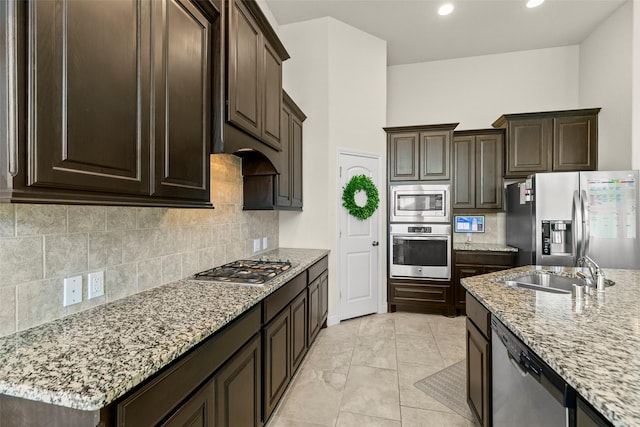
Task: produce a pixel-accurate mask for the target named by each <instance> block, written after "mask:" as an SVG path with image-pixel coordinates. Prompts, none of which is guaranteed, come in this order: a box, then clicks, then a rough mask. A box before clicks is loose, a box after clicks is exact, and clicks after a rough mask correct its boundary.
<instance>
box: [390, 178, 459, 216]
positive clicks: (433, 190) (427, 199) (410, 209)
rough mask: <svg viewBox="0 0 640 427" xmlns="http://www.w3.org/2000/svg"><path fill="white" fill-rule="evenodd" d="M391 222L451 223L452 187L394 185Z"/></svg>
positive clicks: (392, 188)
mask: <svg viewBox="0 0 640 427" xmlns="http://www.w3.org/2000/svg"><path fill="white" fill-rule="evenodd" d="M389 193H390V194H389V198H390V203H389V221H390V222H413V223H420V222H450V221H451V187H450V186H449V185H446V184H419V185H414V184H412V185H392V186H391V187H390V191H389Z"/></svg>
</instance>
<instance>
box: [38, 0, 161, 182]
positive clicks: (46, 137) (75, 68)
mask: <svg viewBox="0 0 640 427" xmlns="http://www.w3.org/2000/svg"><path fill="white" fill-rule="evenodd" d="M29 9H30V14H29V20H30V23H29V25H30V27H31V28H32V31H31V44H32V46H33V49H32V51H31V54H30V56H29V69H31V70H32V73H31V74H30V76H29V77H30V78H29V87H30V89H29V93H30V97H29V100H28V111H29V118H28V120H29V130H28V144H29V147H28V152H29V156H30V158H31V160H30V164H29V165H28V177H27V184H28V185H34V186H45V187H54V188H74V189H82V190H93V191H105V192H117V193H123V194H145V193H148V191H149V185H150V184H149V172H148V171H149V166H148V162H146V161H144V159H148V155H149V114H148V109H147V108H145V107H144V106H145V105H148V103H149V83H150V80H151V79H150V63H149V61H150V59H149V43H150V41H149V24H148V22H149V3H148V2H138V1H119V2H77V1H76V2H72V1H65V0H60V1H45V2H33V3H30V8H29ZM139 23H140V25H138V24H139ZM96 46H100V51H99V53H98V52H96Z"/></svg>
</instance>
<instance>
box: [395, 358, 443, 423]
mask: <svg viewBox="0 0 640 427" xmlns="http://www.w3.org/2000/svg"><path fill="white" fill-rule="evenodd" d="M441 369H442V368H440V367H437V366H429V365H419V364H414V363H404V362H400V363H398V383H399V385H400V405H401V406H409V407H412V408H419V409H429V410H432V411H440V412H452V413H453V411H452V410H451V409H449V408H448V407H447V406H445V405H443V404H442V403H440V402H438V401H437V400H436V399H434V398H432V397H431V396H429V395H428V394H426V393H425V392H423V391H422V390H420V389H419V388H417V387H416V386H415V385H414V384H415V383H416V382H417V381H420V380H421V379H423V378H426V377H428V376H429V375H432V374H435V373H436V372H438V371H440V370H441Z"/></svg>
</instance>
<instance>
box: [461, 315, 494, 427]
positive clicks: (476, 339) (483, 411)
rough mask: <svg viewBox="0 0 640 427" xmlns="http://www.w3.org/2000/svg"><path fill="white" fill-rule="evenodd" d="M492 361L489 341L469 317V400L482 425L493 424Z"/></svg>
mask: <svg viewBox="0 0 640 427" xmlns="http://www.w3.org/2000/svg"><path fill="white" fill-rule="evenodd" d="M490 363H491V355H490V347H489V342H488V341H487V339H486V338H485V337H484V336H482V334H481V333H480V331H478V329H477V328H476V327H475V326H473V323H471V321H470V320H469V319H467V401H468V402H469V407H470V408H471V410H472V412H473V413H474V415H475V416H476V417H477V418H478V420H479V421H480V424H481V425H482V426H489V425H491V424H490V420H489V419H490V417H491V415H490V413H489V412H490V411H489V408H490V405H489V393H490V390H491V389H490V371H489V364H490Z"/></svg>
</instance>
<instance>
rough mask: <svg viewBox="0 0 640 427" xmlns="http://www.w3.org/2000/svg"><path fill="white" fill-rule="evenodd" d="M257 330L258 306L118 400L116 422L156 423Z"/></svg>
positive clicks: (258, 326) (138, 424) (139, 424)
mask: <svg viewBox="0 0 640 427" xmlns="http://www.w3.org/2000/svg"><path fill="white" fill-rule="evenodd" d="M259 330H260V307H259V306H258V307H256V308H254V309H253V310H251V311H250V312H249V313H247V314H245V315H244V316H242V317H241V318H240V319H238V320H236V321H234V322H233V323H232V324H231V325H229V326H227V327H226V328H225V329H223V330H222V331H221V332H219V333H216V334H215V335H214V336H213V337H212V338H210V339H209V340H207V341H206V342H205V343H204V344H202V345H201V346H199V347H198V348H196V349H195V350H194V351H192V352H191V353H189V354H188V355H187V356H184V357H182V358H181V359H179V361H178V362H177V363H176V364H174V365H173V366H171V367H169V368H167V369H166V370H164V371H163V372H162V373H161V374H160V375H159V376H158V377H157V378H155V379H154V380H152V381H150V382H149V383H147V384H146V385H144V386H143V387H142V388H140V389H139V390H137V391H136V392H134V393H133V394H132V395H130V396H129V397H127V398H126V399H124V400H123V401H122V402H120V403H119V404H118V405H117V410H116V411H117V418H118V425H120V426H122V425H124V426H141V425H156V424H157V423H158V422H160V421H161V420H162V419H163V418H164V417H165V416H166V415H167V414H169V412H170V411H171V410H172V409H173V408H175V407H176V406H177V405H178V404H179V403H180V402H181V401H183V400H184V399H185V398H186V397H187V396H188V395H189V394H190V393H191V392H193V391H194V390H195V389H196V388H197V387H198V386H199V385H200V384H202V383H203V382H204V381H205V380H206V379H207V378H209V377H210V376H211V375H212V374H213V373H214V372H215V371H216V370H217V369H218V368H219V367H220V366H222V364H223V363H224V362H225V361H226V360H227V359H229V358H230V357H231V356H232V355H233V354H234V353H235V352H236V351H237V350H238V349H240V348H241V347H242V346H243V344H244V343H246V342H247V341H249V339H250V338H251V337H252V336H253V335H254V334H255V333H256V332H258V331H259Z"/></svg>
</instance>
